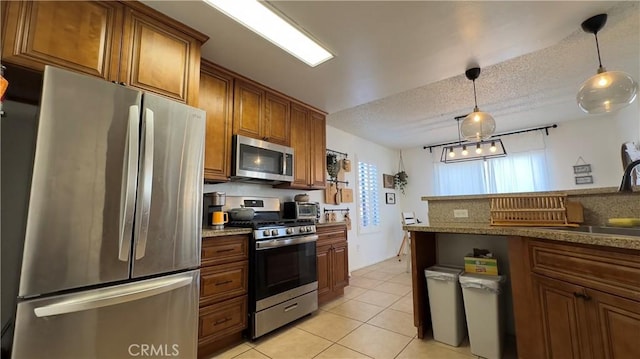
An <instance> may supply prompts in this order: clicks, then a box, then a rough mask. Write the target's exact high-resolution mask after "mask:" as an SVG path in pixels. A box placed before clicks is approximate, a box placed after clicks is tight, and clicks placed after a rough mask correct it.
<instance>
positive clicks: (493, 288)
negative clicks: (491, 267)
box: [459, 273, 506, 359]
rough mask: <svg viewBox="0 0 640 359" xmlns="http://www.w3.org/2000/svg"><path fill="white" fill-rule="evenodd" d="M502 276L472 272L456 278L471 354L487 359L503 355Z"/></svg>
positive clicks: (503, 278)
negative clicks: (460, 293) (458, 281)
mask: <svg viewBox="0 0 640 359" xmlns="http://www.w3.org/2000/svg"><path fill="white" fill-rule="evenodd" d="M505 279H506V277H505V276H499V275H482V274H472V273H464V274H462V275H461V276H460V277H459V280H460V285H461V286H462V296H463V298H464V310H465V313H466V317H467V326H468V327H469V342H470V343H471V353H472V354H474V355H478V356H481V357H483V358H488V359H499V358H501V357H502V336H503V332H504V328H503V324H502V323H503V322H502V315H501V309H500V308H501V300H500V299H501V295H500V290H501V287H502V283H503V282H504V281H505Z"/></svg>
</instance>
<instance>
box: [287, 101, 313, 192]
mask: <svg viewBox="0 0 640 359" xmlns="http://www.w3.org/2000/svg"><path fill="white" fill-rule="evenodd" d="M310 132H311V128H310V126H309V111H308V110H307V109H306V108H304V107H302V106H300V105H297V104H295V103H294V104H292V105H291V147H292V148H293V151H294V157H293V160H294V163H293V181H292V182H291V187H294V188H301V189H306V188H309V183H310V182H309V174H310V173H311V172H310V167H309V166H310V161H309V154H310V152H311V146H310V144H309V142H310V138H311V133H310Z"/></svg>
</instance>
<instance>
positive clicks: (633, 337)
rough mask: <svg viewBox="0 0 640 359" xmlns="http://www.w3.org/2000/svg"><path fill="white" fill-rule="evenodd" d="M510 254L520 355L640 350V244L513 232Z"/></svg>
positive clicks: (624, 354)
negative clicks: (561, 239) (609, 245)
mask: <svg viewBox="0 0 640 359" xmlns="http://www.w3.org/2000/svg"><path fill="white" fill-rule="evenodd" d="M509 257H510V258H511V260H510V262H511V263H510V266H511V267H510V269H511V283H513V285H512V292H513V301H514V314H515V322H516V338H517V344H518V356H519V357H520V358H562V359H564V358H580V359H583V358H586V359H590V358H591V359H599V358H622V359H624V358H640V346H639V345H638V341H639V340H640V251H637V250H624V249H616V248H607V247H596V246H587V245H577V244H576V245H572V244H559V243H558V242H552V241H545V240H537V239H532V238H520V237H513V238H510V239H509ZM514 258H519V259H521V260H520V261H515V260H514Z"/></svg>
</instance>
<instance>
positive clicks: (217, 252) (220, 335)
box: [198, 235, 249, 358]
mask: <svg viewBox="0 0 640 359" xmlns="http://www.w3.org/2000/svg"><path fill="white" fill-rule="evenodd" d="M248 243H249V236H248V235H230V236H221V237H211V238H204V239H203V240H202V250H201V265H200V312H199V320H198V357H199V358H205V357H209V356H211V354H212V353H214V352H216V351H218V350H220V349H223V348H225V347H227V346H229V345H232V344H233V343H234V342H236V341H240V340H242V331H243V330H244V329H245V328H247V320H248V308H247V301H248V298H247V292H248V287H247V286H248V268H249V261H248V258H249V252H248Z"/></svg>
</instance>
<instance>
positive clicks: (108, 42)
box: [2, 1, 124, 81]
mask: <svg viewBox="0 0 640 359" xmlns="http://www.w3.org/2000/svg"><path fill="white" fill-rule="evenodd" d="M5 5H6V8H5V9H4V10H5V13H4V14H3V15H4V18H3V26H2V60H3V61H6V62H10V63H14V64H17V65H21V66H24V67H28V68H31V69H35V70H39V71H42V70H44V66H45V65H48V64H49V65H54V66H58V67H63V68H67V69H71V70H75V71H78V72H82V73H85V74H89V75H93V76H97V77H100V78H103V79H105V80H110V81H113V80H117V77H118V68H119V57H120V42H121V38H122V21H123V8H124V6H123V5H122V4H120V3H118V2H114V1H8V2H6V4H5Z"/></svg>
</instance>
